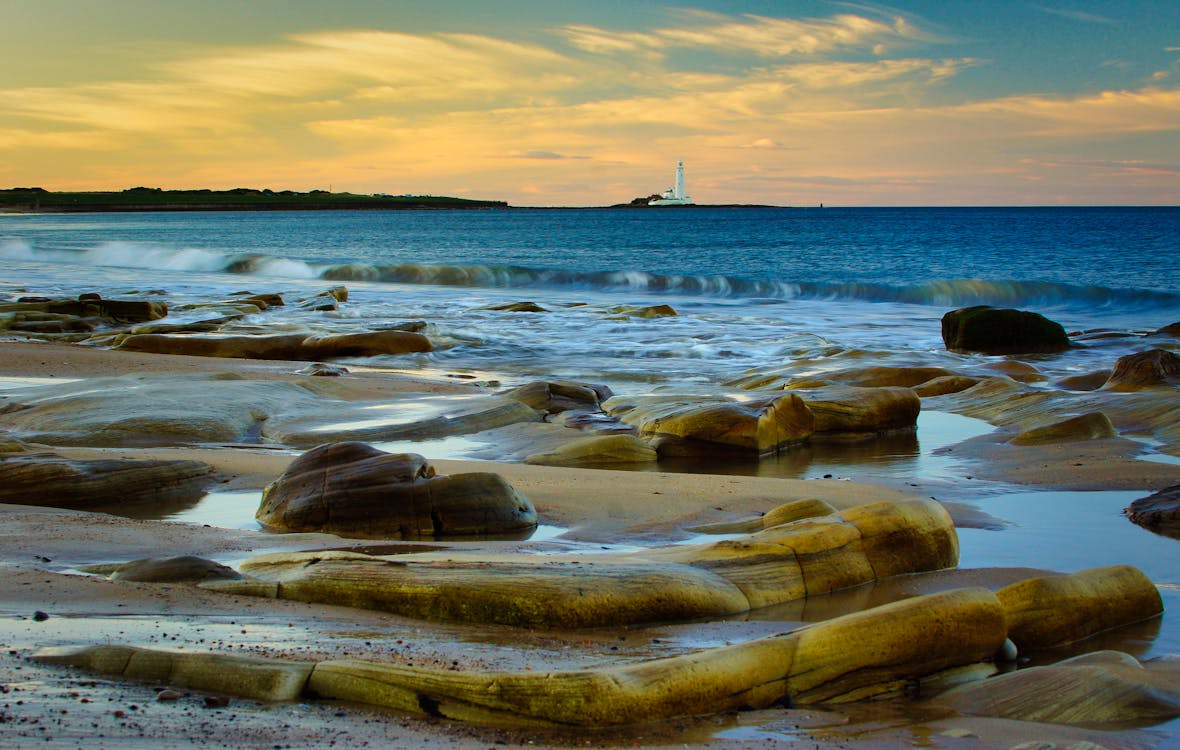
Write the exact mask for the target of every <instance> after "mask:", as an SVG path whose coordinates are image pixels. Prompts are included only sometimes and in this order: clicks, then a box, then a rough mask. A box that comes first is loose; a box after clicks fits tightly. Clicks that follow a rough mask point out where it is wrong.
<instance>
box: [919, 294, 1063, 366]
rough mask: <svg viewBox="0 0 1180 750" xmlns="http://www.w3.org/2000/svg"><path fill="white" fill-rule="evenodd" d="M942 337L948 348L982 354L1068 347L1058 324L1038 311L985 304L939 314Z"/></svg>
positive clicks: (1032, 352)
mask: <svg viewBox="0 0 1180 750" xmlns="http://www.w3.org/2000/svg"><path fill="white" fill-rule="evenodd" d="M942 340H943V343H944V344H945V345H946V348H947V349H948V350H949V351H954V352H981V353H983V354H1034V353H1041V352H1060V351H1065V350H1066V349H1068V348H1069V347H1070V342H1069V337H1068V336H1066V334H1065V329H1064V328H1063V327H1062V326H1061V324H1059V323H1055V322H1053V321H1052V320H1049V319H1048V318H1046V317H1045V316H1043V315H1040V314H1039V313H1034V312H1027V311H1024V310H1012V309H1003V308H996V307H989V306H987V305H978V306H976V307H964V308H960V309H958V310H952V311H951V312H948V313H947V314H945V315H943V316H942Z"/></svg>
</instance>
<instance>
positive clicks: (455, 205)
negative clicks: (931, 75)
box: [0, 187, 789, 214]
mask: <svg viewBox="0 0 1180 750" xmlns="http://www.w3.org/2000/svg"><path fill="white" fill-rule="evenodd" d="M701 208H789V206H772V205H761V204H747V203H725V204H688V205H683V206H648V205H647V204H646V203H644V204H639V203H636V202H634V201H632V202H631V203H616V204H613V205H609V206H510V205H509V204H508V202H507V201H499V200H477V199H471V198H455V197H450V196H436V195H385V194H376V195H362V194H357V193H330V192H327V191H324V190H313V191H311V192H307V193H296V192H293V191H290V190H284V191H281V192H274V191H271V190H254V189H251V188H236V189H233V190H161V189H159V188H142V187H140V188H130V189H128V190H122V191H87V192H55V191H49V190H44V189H42V188H8V189H0V213H11V214H57V213H138V212H169V213H176V212H188V211H192V212H211V211H372V210H377V211H390V210H393V211H397V210H408V209H409V210H468V211H470V210H481V209H483V210H486V209H496V210H514V211H548V210H567V211H569V210H574V211H579V210H581V211H585V210H589V211H601V210H606V209H628V210H631V209H641V210H652V211H665V210H669V209H673V210H679V209H701Z"/></svg>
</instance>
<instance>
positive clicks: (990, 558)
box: [958, 491, 1180, 656]
mask: <svg viewBox="0 0 1180 750" xmlns="http://www.w3.org/2000/svg"><path fill="white" fill-rule="evenodd" d="M1145 494H1146V493H1145V492H1060V491H1053V492H1013V493H1009V494H1004V495H997V496H994V497H988V498H986V499H984V500H981V501H980V503H979V505H980V507H981V508H982V509H983V510H985V511H987V512H988V513H991V514H992V515H995V516H999V517H1001V518H1004V519H1007V520H1009V521H1011V522H1012V523H1013V525H1012V526H1009V527H1006V528H1004V529H1003V530H1002V531H988V530H984V529H959V530H958V531H959V546H960V554H959V566H960V567H963V568H983V567H1004V566H1027V567H1036V568H1045V569H1049V570H1056V571H1061V572H1065V573H1073V572H1076V571H1079V570H1085V569H1087V568H1096V567H1102V566H1106V565H1124V564H1125V565H1133V566H1135V567H1137V568H1139V569H1140V570H1142V571H1143V572H1144V573H1146V574H1147V575H1148V576H1149V577H1150V578H1151V580H1152V581H1154V582H1155V583H1156V584H1157V585H1159V587H1160V594H1161V595H1162V596H1163V600H1164V610H1165V613H1164V621H1163V623H1162V624H1161V626H1160V628H1159V635H1158V637H1156V638H1155V639H1154V642H1153V643H1152V644H1151V646H1150V649H1149V651H1148V655H1151V656H1156V655H1160V654H1174V653H1180V626H1178V625H1177V624H1174V623H1175V622H1177V618H1180V540H1176V539H1169V538H1167V537H1163V536H1160V535H1158V534H1153V533H1151V532H1150V531H1147V530H1146V529H1143V528H1140V527H1139V526H1136V525H1135V524H1133V523H1131V522H1130V521H1129V520H1127V519H1126V517H1124V516H1123V515H1122V510H1123V508H1125V507H1126V506H1127V505H1129V504H1130V503H1131V501H1132V500H1135V499H1137V498H1139V497H1143V496H1144V495H1145Z"/></svg>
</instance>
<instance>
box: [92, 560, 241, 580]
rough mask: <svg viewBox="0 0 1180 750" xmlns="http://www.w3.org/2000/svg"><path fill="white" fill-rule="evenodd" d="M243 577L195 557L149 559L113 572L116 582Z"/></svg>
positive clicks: (126, 565)
mask: <svg viewBox="0 0 1180 750" xmlns="http://www.w3.org/2000/svg"><path fill="white" fill-rule="evenodd" d="M236 578H241V575H239V574H238V572H237V571H236V570H234V569H233V568H231V567H228V566H226V565H222V564H221V563H218V562H214V561H213V560H206V559H205V558H203V557H196V556H194V555H179V556H177V557H149V558H145V559H142V560H132V561H131V562H128V563H124V564H122V565H120V566H119V567H118V568H116V570H115V571H114V572H113V573H111V580H112V581H139V582H145V583H177V582H181V581H213V580H226V579H236Z"/></svg>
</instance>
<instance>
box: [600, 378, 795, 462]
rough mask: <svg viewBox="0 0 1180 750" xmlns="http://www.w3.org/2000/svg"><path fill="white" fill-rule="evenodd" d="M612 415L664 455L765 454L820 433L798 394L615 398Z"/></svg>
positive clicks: (609, 410) (608, 406) (608, 404)
mask: <svg viewBox="0 0 1180 750" xmlns="http://www.w3.org/2000/svg"><path fill="white" fill-rule="evenodd" d="M603 408H605V409H606V411H607V413H609V414H611V415H612V416H614V417H617V418H618V419H620V420H622V421H623V422H626V423H627V424H630V425H634V426H635V427H637V428H638V429H639V431H640V432H641V433H642V434H644V435H646V436H652V437H656V438H658V439H659V440H658V441H657V451H658V452H659V453H660V455H677V454H680V455H684V454H690V455H691V454H700V453H705V454H711V453H716V452H717V451H718V450H719V449H720V450H729V451H732V452H740V453H753V454H755V455H761V454H766V453H773V452H775V451H778V450H780V449H782V448H785V447H788V446H790V445H792V444H795V443H801V442H803V441H804V440H806V439H807V438H809V437H810V436H811V434H812V433H813V432H814V425H815V416H814V415H813V414H812V413H811V410H810V409H808V408H807V406H806V404H804V402H803V399H801V398H799V396H798V395H796V394H794V393H787V394H784V395H781V396H765V397H762V398H756V399H751V400H749V401H743V402H739V401H731V400H722V399H708V398H704V399H698V398H691V397H690V398H687V399H686V398H679V397H675V396H672V397H661V396H655V397H651V398H650V399H642V398H641V399H635V400H622V399H610V400H608V401H607V402H606V403H605V404H603Z"/></svg>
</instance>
